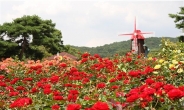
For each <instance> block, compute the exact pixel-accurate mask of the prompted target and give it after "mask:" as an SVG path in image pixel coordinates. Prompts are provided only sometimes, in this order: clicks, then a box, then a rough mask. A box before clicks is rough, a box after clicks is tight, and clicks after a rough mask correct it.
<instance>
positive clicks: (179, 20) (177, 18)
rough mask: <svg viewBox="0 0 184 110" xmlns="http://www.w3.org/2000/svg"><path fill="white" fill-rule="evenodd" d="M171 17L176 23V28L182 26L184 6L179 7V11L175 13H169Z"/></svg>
mask: <svg viewBox="0 0 184 110" xmlns="http://www.w3.org/2000/svg"><path fill="white" fill-rule="evenodd" d="M169 16H170V17H171V18H174V19H175V20H174V22H175V23H176V28H178V29H181V28H184V7H180V12H179V13H177V14H169Z"/></svg>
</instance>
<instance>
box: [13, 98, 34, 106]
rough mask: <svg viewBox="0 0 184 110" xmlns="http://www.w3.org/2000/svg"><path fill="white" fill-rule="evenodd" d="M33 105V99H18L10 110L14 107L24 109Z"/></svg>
mask: <svg viewBox="0 0 184 110" xmlns="http://www.w3.org/2000/svg"><path fill="white" fill-rule="evenodd" d="M30 104H32V99H31V98H18V99H16V100H15V101H14V102H13V103H11V104H10V108H14V107H24V106H26V105H30Z"/></svg>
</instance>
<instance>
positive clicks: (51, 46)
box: [0, 15, 64, 59]
mask: <svg viewBox="0 0 184 110" xmlns="http://www.w3.org/2000/svg"><path fill="white" fill-rule="evenodd" d="M55 25H56V24H55V23H53V22H52V20H43V19H41V18H40V17H39V16H37V15H33V16H29V15H24V16H23V17H21V18H16V19H14V20H13V21H12V22H9V23H4V24H3V25H0V39H1V42H0V46H1V53H0V57H9V56H12V55H18V56H19V58H20V59H22V58H23V56H25V57H26V58H31V59H41V58H43V57H46V56H49V55H52V54H56V53H57V52H60V51H62V50H63V49H64V48H63V47H64V46H63V41H62V34H61V31H60V30H58V29H56V28H55ZM8 50H9V51H8ZM12 50H14V52H13V53H11V52H12ZM5 53H7V54H9V56H6V55H5Z"/></svg>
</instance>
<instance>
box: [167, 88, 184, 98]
mask: <svg viewBox="0 0 184 110" xmlns="http://www.w3.org/2000/svg"><path fill="white" fill-rule="evenodd" d="M167 95H168V97H169V98H170V99H178V98H181V97H183V96H184V92H183V91H181V90H180V89H172V90H170V91H169V92H168V93H167Z"/></svg>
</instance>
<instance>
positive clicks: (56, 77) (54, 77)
mask: <svg viewBox="0 0 184 110" xmlns="http://www.w3.org/2000/svg"><path fill="white" fill-rule="evenodd" d="M58 81H59V76H57V75H53V76H51V78H50V82H51V83H57V82H58Z"/></svg>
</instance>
